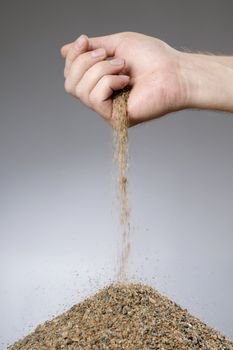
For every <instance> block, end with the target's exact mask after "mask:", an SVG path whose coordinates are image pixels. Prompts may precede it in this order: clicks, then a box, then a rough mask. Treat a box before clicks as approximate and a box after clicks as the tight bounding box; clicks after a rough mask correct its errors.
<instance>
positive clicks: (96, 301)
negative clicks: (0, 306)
mask: <svg viewBox="0 0 233 350" xmlns="http://www.w3.org/2000/svg"><path fill="white" fill-rule="evenodd" d="M9 349H10V350H46V349H47V350H60V349H63V350H64V349H65V350H84V349H85V350H104V349H108V350H149V349H154V350H155V349H156V350H173V349H174V350H188V349H202V350H233V343H232V342H230V341H228V340H227V339H226V338H225V337H224V336H221V335H220V334H219V333H218V332H217V331H215V330H213V329H211V328H209V327H207V326H206V325H205V324H204V323H203V322H201V321H199V320H198V319H196V318H194V317H193V316H191V315H190V314H189V313H188V312H187V311H186V310H183V309H182V308H181V307H179V306H178V305H177V304H176V303H174V302H172V301H170V300H169V299H167V298H166V297H164V296H161V295H160V294H159V293H158V292H156V291H155V290H153V289H152V288H151V287H148V286H145V285H141V284H128V285H121V284H112V285H110V286H108V287H106V288H104V289H102V290H101V291H100V292H98V293H97V294H95V295H94V296H92V297H90V298H87V299H86V300H84V301H83V302H81V303H79V304H77V305H74V306H73V307H72V308H71V309H70V310H68V311H66V312H65V313H63V314H62V315H60V316H57V317H56V318H54V319H53V320H51V321H47V322H45V323H44V324H42V325H39V326H38V327H37V328H36V330H35V331H34V332H33V333H31V334H29V335H28V336H27V337H25V338H24V339H23V340H20V341H18V342H16V343H15V344H14V345H13V346H11V347H9Z"/></svg>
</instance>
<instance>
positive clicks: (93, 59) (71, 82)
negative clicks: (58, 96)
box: [64, 48, 106, 95]
mask: <svg viewBox="0 0 233 350" xmlns="http://www.w3.org/2000/svg"><path fill="white" fill-rule="evenodd" d="M105 57H106V51H105V50H104V49H101V48H100V49H97V50H94V51H91V52H85V53H83V54H81V55H80V56H78V57H77V58H76V59H75V61H74V62H73V64H72V66H71V67H70V70H69V73H68V75H67V76H66V80H65V83H64V87H65V90H66V92H68V93H70V94H72V95H75V86H76V85H77V84H78V83H79V82H80V80H81V79H82V77H83V76H84V74H85V73H86V72H87V71H88V69H89V68H91V67H92V66H93V65H95V64H97V62H99V61H102V60H103V59H104V58H105Z"/></svg>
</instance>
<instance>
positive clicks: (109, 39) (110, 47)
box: [89, 33, 121, 56]
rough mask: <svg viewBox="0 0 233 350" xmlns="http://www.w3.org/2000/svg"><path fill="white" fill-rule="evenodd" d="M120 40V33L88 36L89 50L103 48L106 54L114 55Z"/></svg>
mask: <svg viewBox="0 0 233 350" xmlns="http://www.w3.org/2000/svg"><path fill="white" fill-rule="evenodd" d="M120 40H121V36H120V33H116V34H111V35H105V36H98V37H92V38H89V50H95V49H98V48H99V47H103V48H105V50H106V52H107V55H108V56H114V55H115V51H116V48H117V46H118V45H119V42H120Z"/></svg>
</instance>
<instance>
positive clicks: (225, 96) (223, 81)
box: [181, 53, 233, 112]
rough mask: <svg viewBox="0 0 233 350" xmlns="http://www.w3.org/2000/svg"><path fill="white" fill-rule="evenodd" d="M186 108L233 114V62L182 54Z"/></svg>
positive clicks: (219, 57)
mask: <svg viewBox="0 0 233 350" xmlns="http://www.w3.org/2000/svg"><path fill="white" fill-rule="evenodd" d="M181 65H182V75H183V78H184V81H185V84H184V86H185V89H186V107H187V108H200V109H212V110H221V111H226V112H233V58H232V57H227V56H210V55H203V54H192V53H182V54H181Z"/></svg>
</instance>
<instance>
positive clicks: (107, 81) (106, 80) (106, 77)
mask: <svg viewBox="0 0 233 350" xmlns="http://www.w3.org/2000/svg"><path fill="white" fill-rule="evenodd" d="M111 80H112V78H111V77H110V76H109V75H104V76H103V78H102V84H103V86H104V87H108V86H109V85H110V84H111Z"/></svg>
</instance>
